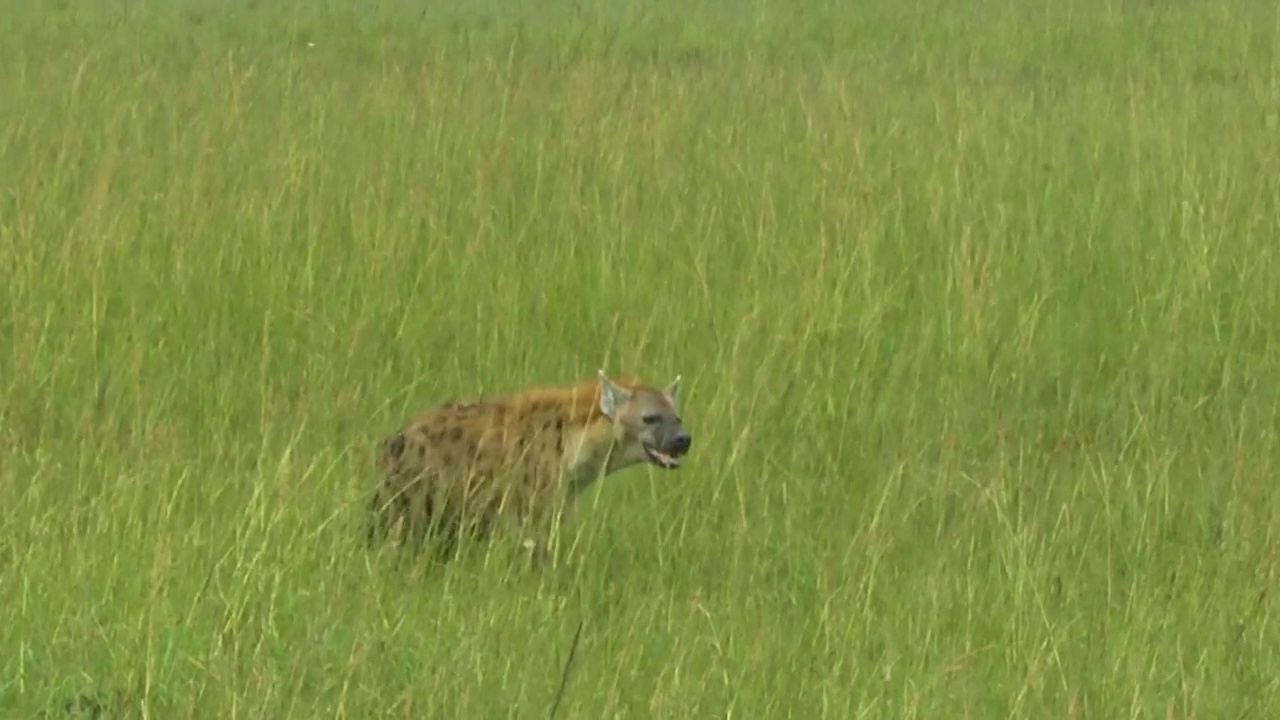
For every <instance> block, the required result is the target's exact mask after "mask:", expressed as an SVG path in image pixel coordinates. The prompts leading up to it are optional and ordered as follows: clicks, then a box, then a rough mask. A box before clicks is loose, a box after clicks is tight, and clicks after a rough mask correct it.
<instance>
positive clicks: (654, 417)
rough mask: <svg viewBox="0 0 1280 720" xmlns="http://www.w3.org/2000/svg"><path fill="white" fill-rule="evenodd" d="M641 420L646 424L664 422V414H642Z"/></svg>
mask: <svg viewBox="0 0 1280 720" xmlns="http://www.w3.org/2000/svg"><path fill="white" fill-rule="evenodd" d="M640 420H641V421H642V422H644V424H645V425H657V424H658V423H660V422H662V416H661V415H659V414H658V413H645V414H644V415H641V416H640Z"/></svg>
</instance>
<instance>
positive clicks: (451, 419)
mask: <svg viewBox="0 0 1280 720" xmlns="http://www.w3.org/2000/svg"><path fill="white" fill-rule="evenodd" d="M679 390H680V377H679V376H677V377H676V379H675V380H674V381H673V382H672V383H671V384H670V385H669V386H667V387H666V388H663V389H657V388H653V387H649V386H647V385H643V384H641V383H640V382H638V381H636V380H634V379H618V380H610V379H609V378H608V377H606V376H605V374H604V371H603V370H601V371H600V373H599V377H598V378H597V379H592V380H588V381H583V382H580V383H578V384H576V385H571V386H568V387H557V388H541V389H535V390H527V391H525V392H521V393H517V394H514V395H508V396H505V397H499V398H493V399H489V400H481V401H477V402H471V403H448V404H445V405H441V406H439V407H436V408H434V409H432V410H428V411H427V412H425V413H422V414H421V415H418V416H417V417H415V418H414V419H412V420H411V421H410V422H409V424H408V425H406V426H405V427H404V428H403V429H401V430H400V431H399V432H397V433H395V434H394V435H392V436H391V437H390V438H388V439H387V440H386V441H385V442H384V443H383V444H382V447H381V449H380V452H379V453H378V466H379V467H378V469H379V474H380V476H381V477H380V480H379V483H378V490H377V492H376V493H375V495H374V498H373V501H372V503H371V504H370V510H371V512H372V514H373V524H372V525H371V526H370V528H369V539H370V541H373V540H375V539H377V538H378V536H379V530H380V529H381V530H384V531H386V530H389V531H390V532H392V533H393V534H395V535H396V536H397V537H398V538H399V539H400V540H401V542H405V541H408V542H410V543H412V544H415V545H416V544H418V543H420V542H421V541H422V540H424V539H425V538H426V537H427V535H428V533H429V532H431V533H433V534H434V535H435V537H437V538H438V539H439V540H441V541H442V542H441V548H442V549H443V550H445V551H446V552H447V551H449V550H451V549H452V548H453V547H454V545H455V544H456V542H457V540H458V539H459V537H461V536H463V535H467V536H470V537H484V536H487V535H489V533H490V532H492V531H493V530H494V529H495V527H497V526H498V525H499V524H507V523H510V524H511V525H514V526H515V527H516V528H517V529H518V530H519V532H520V533H521V534H522V536H523V539H524V544H525V546H526V547H527V548H529V549H530V550H531V551H532V552H533V555H534V558H535V560H545V559H546V557H547V553H548V544H549V541H550V534H551V530H552V528H553V527H554V524H555V522H556V521H557V520H558V518H559V517H560V516H561V515H562V513H563V511H564V510H566V509H567V508H568V506H569V504H570V503H571V502H572V501H573V499H574V498H575V497H577V496H578V495H579V494H581V493H582V492H583V491H584V490H586V489H587V488H588V487H590V486H591V484H592V483H594V482H595V481H596V480H598V479H600V478H602V477H604V476H605V475H609V474H610V473H614V472H617V471H618V470H622V469H624V468H627V467H631V466H632V465H637V464H640V463H649V464H651V465H655V466H657V467H659V468H663V469H667V470H671V469H675V468H677V467H679V466H680V458H681V457H682V456H684V455H685V454H686V453H687V452H688V451H689V444H690V442H691V439H690V437H689V433H688V432H687V431H686V430H685V429H684V426H683V425H682V424H681V421H680V414H679V412H678V410H677V409H676V402H677V395H678V393H679Z"/></svg>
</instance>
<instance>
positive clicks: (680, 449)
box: [671, 432, 693, 455]
mask: <svg viewBox="0 0 1280 720" xmlns="http://www.w3.org/2000/svg"><path fill="white" fill-rule="evenodd" d="M692 442H693V438H691V437H689V433H686V432H682V433H680V434H679V435H676V436H675V437H673V438H671V450H672V451H673V452H675V454H676V455H683V454H685V453H687V452H689V445H690V444H691V443H692Z"/></svg>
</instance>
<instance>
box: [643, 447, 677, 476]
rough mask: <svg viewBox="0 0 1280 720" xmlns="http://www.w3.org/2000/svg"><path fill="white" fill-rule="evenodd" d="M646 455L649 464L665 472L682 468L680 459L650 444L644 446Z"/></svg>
mask: <svg viewBox="0 0 1280 720" xmlns="http://www.w3.org/2000/svg"><path fill="white" fill-rule="evenodd" d="M644 454H645V455H648V456H649V462H651V463H653V464H654V465H657V466H658V467H660V468H663V469H665V470H674V469H675V468H678V467H680V461H679V460H678V459H676V458H675V457H674V456H672V455H668V454H666V453H664V452H662V451H661V450H659V449H658V448H656V447H654V446H652V445H650V444H649V443H645V444H644Z"/></svg>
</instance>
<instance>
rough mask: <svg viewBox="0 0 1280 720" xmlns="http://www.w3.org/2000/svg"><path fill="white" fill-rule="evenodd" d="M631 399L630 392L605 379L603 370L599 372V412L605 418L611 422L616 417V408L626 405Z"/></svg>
mask: <svg viewBox="0 0 1280 720" xmlns="http://www.w3.org/2000/svg"><path fill="white" fill-rule="evenodd" d="M630 399H631V392H630V391H629V390H627V389H626V388H621V387H618V386H617V385H615V384H614V383H613V381H612V380H610V379H609V378H607V377H605V374H604V370H601V371H600V412H602V413H604V415H605V417H607V418H609V419H610V420H612V419H613V418H614V417H616V416H617V413H618V408H620V407H622V406H623V405H626V404H627V401H628V400H630Z"/></svg>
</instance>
